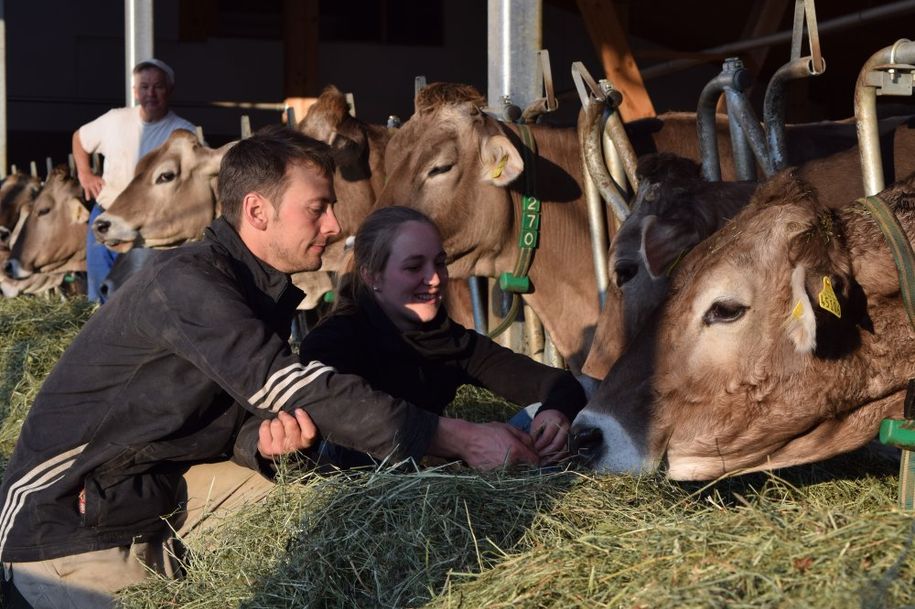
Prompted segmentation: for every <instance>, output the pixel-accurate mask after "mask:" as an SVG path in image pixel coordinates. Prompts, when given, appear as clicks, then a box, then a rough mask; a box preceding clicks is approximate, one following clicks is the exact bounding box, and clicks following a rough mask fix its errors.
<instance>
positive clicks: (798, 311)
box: [791, 300, 804, 319]
mask: <svg viewBox="0 0 915 609" xmlns="http://www.w3.org/2000/svg"><path fill="white" fill-rule="evenodd" d="M803 314H804V305H803V304H801V301H800V300H798V301H797V304H796V305H794V309H792V311H791V317H793V318H794V319H800V318H801V315H803Z"/></svg>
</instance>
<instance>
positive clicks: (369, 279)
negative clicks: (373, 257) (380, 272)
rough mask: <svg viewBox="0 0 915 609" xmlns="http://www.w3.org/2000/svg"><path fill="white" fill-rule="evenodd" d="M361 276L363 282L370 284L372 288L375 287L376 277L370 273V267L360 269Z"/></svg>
mask: <svg viewBox="0 0 915 609" xmlns="http://www.w3.org/2000/svg"><path fill="white" fill-rule="evenodd" d="M359 277H361V278H362V282H363V283H364V284H365V285H367V286H369V287H370V288H372V289H374V288H375V277H374V276H372V274H371V273H369V271H368V269H366V268H361V269H359Z"/></svg>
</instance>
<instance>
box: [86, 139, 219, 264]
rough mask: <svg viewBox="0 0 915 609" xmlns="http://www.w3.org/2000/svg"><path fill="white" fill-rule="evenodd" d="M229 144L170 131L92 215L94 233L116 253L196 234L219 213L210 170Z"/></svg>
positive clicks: (216, 166) (213, 172) (213, 171)
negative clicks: (215, 143) (210, 142)
mask: <svg viewBox="0 0 915 609" xmlns="http://www.w3.org/2000/svg"><path fill="white" fill-rule="evenodd" d="M231 146H232V144H227V145H225V146H223V147H222V148H218V149H213V148H208V147H207V146H204V145H202V144H200V143H199V142H198V141H197V137H196V135H194V134H193V133H191V132H190V131H185V130H183V129H177V130H175V131H174V132H172V134H171V135H170V136H169V138H168V140H166V142H165V143H164V144H162V145H161V146H160V147H159V148H156V149H155V150H153V151H151V152H150V153H149V154H147V155H146V156H144V157H143V158H142V159H140V162H139V163H138V164H137V168H136V171H135V173H134V177H133V180H131V182H130V184H128V185H127V188H125V189H124V191H123V192H122V193H121V194H120V195H118V197H117V198H116V199H115V200H114V201H113V202H112V203H111V205H110V206H109V207H108V209H107V210H106V211H105V212H104V213H103V214H101V215H99V216H98V217H97V218H96V219H95V221H94V222H93V224H92V232H93V233H95V238H96V239H97V240H98V242H99V243H103V244H104V245H105V246H106V247H108V248H109V249H111V250H114V251H116V252H126V251H128V250H129V249H131V248H132V247H138V246H143V247H169V246H175V245H181V244H182V243H184V242H186V241H193V240H195V239H199V238H200V237H201V235H202V234H203V229H204V228H206V226H207V225H208V224H209V223H210V222H211V221H212V220H213V218H215V217H216V216H217V215H218V213H219V210H218V209H217V204H216V194H215V192H216V191H215V181H216V175H217V174H218V173H219V163H220V162H221V161H222V157H223V155H225V153H226V151H227V150H228V149H229V148H230V147H231Z"/></svg>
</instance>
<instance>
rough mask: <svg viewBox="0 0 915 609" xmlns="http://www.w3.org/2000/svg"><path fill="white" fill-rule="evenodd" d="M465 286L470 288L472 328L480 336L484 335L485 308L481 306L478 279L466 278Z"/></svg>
mask: <svg viewBox="0 0 915 609" xmlns="http://www.w3.org/2000/svg"><path fill="white" fill-rule="evenodd" d="M467 286H468V287H469V288H470V304H471V305H472V307H473V327H474V329H475V330H476V331H477V332H479V333H480V334H486V332H487V331H488V330H489V328H487V327H486V307H485V305H484V304H483V294H482V293H481V291H480V278H479V277H468V278H467Z"/></svg>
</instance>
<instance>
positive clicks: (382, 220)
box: [300, 206, 585, 469]
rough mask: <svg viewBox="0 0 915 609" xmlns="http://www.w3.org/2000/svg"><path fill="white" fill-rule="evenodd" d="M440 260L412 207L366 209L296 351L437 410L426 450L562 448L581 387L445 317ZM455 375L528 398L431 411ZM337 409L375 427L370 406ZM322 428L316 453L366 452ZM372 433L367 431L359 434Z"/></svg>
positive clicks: (534, 454)
mask: <svg viewBox="0 0 915 609" xmlns="http://www.w3.org/2000/svg"><path fill="white" fill-rule="evenodd" d="M446 260H447V256H446V253H445V251H444V248H443V247H442V239H441V236H440V234H439V231H438V228H437V227H436V226H435V224H434V223H433V222H432V221H431V220H430V219H429V218H428V217H426V216H425V215H423V214H422V213H421V212H418V211H416V210H414V209H410V208H406V207H397V206H394V207H387V208H382V209H380V210H377V211H375V212H374V213H372V214H371V215H370V216H369V217H368V218H367V219H366V220H365V222H363V224H362V225H361V226H360V228H359V231H358V232H357V233H356V239H355V245H354V248H353V260H352V264H351V265H350V267H349V272H348V273H347V274H346V275H345V276H344V278H343V280H342V281H341V285H340V289H339V290H338V302H337V306H336V309H335V312H334V315H332V316H331V317H330V318H328V319H327V320H325V321H324V322H323V323H322V324H321V325H319V326H318V327H317V328H315V329H314V330H312V332H310V333H309V334H308V335H307V336H306V337H305V339H304V340H303V341H302V345H301V348H300V357H301V358H302V360H303V362H306V363H307V362H315V361H318V362H320V363H322V364H324V365H328V366H333V367H334V368H335V369H337V370H338V371H339V372H343V373H351V374H357V375H359V376H361V377H363V378H365V379H366V380H367V381H368V382H369V384H370V385H372V387H373V388H375V389H378V390H380V391H384V392H386V393H389V394H391V395H392V396H394V397H398V398H402V399H405V400H407V401H409V402H412V403H413V404H415V405H416V406H418V407H419V408H422V409H423V410H427V411H429V412H432V413H435V414H436V415H439V416H438V417H437V420H436V425H435V427H434V428H433V429H431V430H429V432H428V434H429V437H428V438H426V441H427V445H428V448H427V450H426V454H427V455H431V456H437V457H443V458H447V459H461V460H463V461H465V462H466V463H467V464H468V465H470V466H471V467H474V468H477V469H492V468H494V467H499V466H501V465H511V464H516V463H528V464H535V465H536V464H543V463H550V462H553V461H555V460H557V459H559V458H561V457H562V456H563V455H564V453H565V446H566V437H567V432H568V427H569V421H570V420H572V418H574V416H575V414H576V413H577V412H578V411H579V410H580V409H581V407H582V406H583V405H584V400H585V396H584V392H583V391H582V389H581V387H580V386H579V385H578V382H577V381H576V380H575V378H574V377H573V376H572V375H571V374H570V373H568V372H567V371H564V370H558V369H556V368H551V367H549V366H544V365H542V364H539V363H537V362H535V361H533V360H531V359H530V358H528V357H526V356H524V355H519V354H516V353H514V352H512V351H510V350H508V349H505V348H503V347H500V346H499V345H497V344H495V343H494V342H492V341H491V340H489V339H488V338H487V337H485V336H483V335H480V334H477V333H476V332H474V331H472V330H468V329H466V328H464V327H462V326H460V325H458V324H457V323H455V322H454V321H453V320H451V319H450V318H449V317H448V314H447V312H446V310H445V307H444V305H443V302H442V295H443V293H444V290H445V287H446V285H447V283H448V271H447V267H446V264H445V263H446ZM464 384H471V385H475V386H478V387H484V388H487V389H489V390H490V391H493V392H495V393H497V394H499V395H501V396H502V397H504V398H505V399H507V400H509V401H511V402H514V403H516V404H519V405H524V404H532V406H531V407H529V408H526V409H524V410H522V411H521V412H519V414H518V415H517V416H516V417H515V418H513V419H512V421H511V422H510V423H511V424H509V423H503V422H500V421H494V422H489V423H482V424H477V423H470V422H468V421H464V420H461V419H453V418H448V417H443V416H441V413H442V412H443V410H444V408H445V406H447V405H448V404H449V403H450V402H451V401H452V400H453V399H454V396H455V393H456V392H457V390H458V388H459V387H460V386H461V385H464ZM339 409H340V410H339V414H340V418H341V419H343V420H347V421H350V422H351V424H352V425H353V426H356V427H357V428H359V429H370V428H373V427H378V426H373V425H371V424H370V423H371V419H372V417H373V416H376V415H373V414H372V413H371V412H368V411H366V410H365V409H364V408H361V407H360V405H359V404H354V403H351V402H347V401H344V400H341V402H340V405H339ZM531 417H533V420H531ZM365 435H366V436H368V435H369V432H368V431H366V432H365ZM324 440H325V441H324V444H323V448H322V452H321V457H322V458H324V459H326V460H329V461H331V462H332V463H334V464H335V465H338V466H342V467H347V466H352V465H357V464H367V463H370V462H371V460H370V458H369V457H368V456H367V455H365V454H362V453H359V452H355V451H351V450H347V449H344V448H342V447H340V446H336V445H334V444H333V442H334V438H332V437H325V438H324ZM376 441H377V439H374V438H368V437H367V438H366V439H365V441H364V442H363V443H362V444H363V445H365V446H370V445H373V444H374V443H375V442H376Z"/></svg>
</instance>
